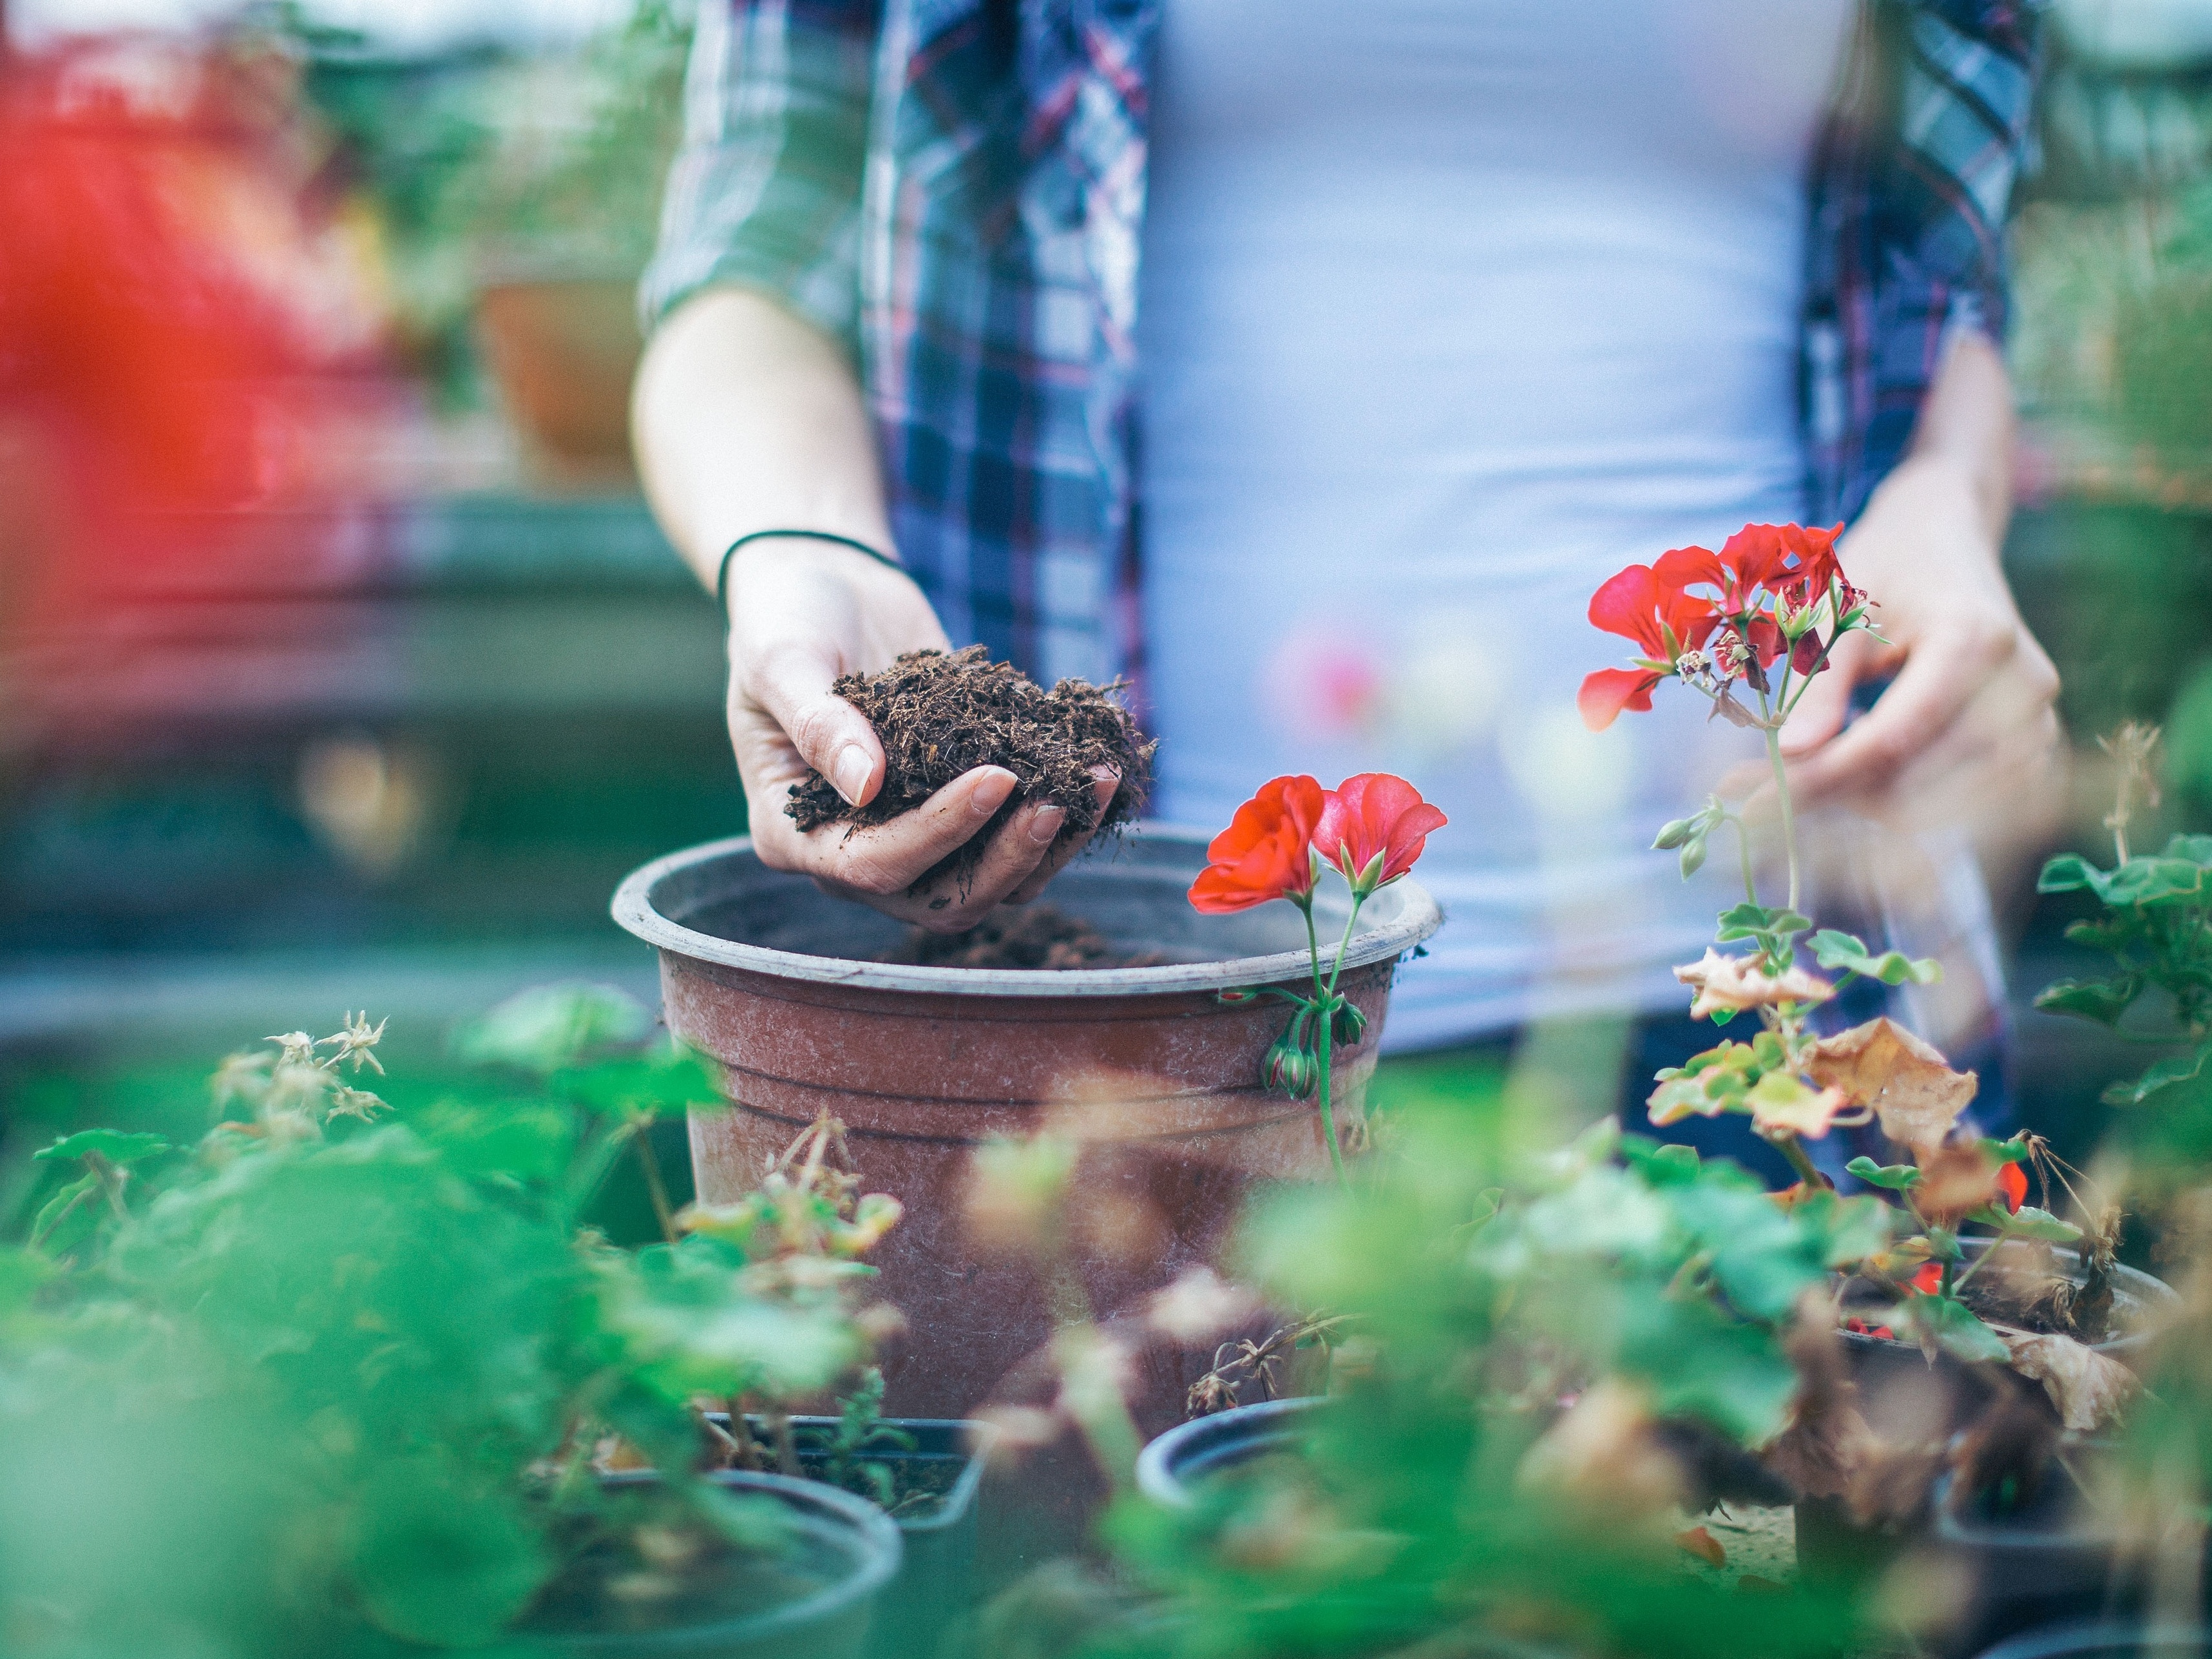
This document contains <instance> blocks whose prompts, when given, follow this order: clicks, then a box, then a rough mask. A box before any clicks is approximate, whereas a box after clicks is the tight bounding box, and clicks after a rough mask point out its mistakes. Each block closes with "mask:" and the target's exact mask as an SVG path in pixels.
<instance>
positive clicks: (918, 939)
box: [876, 904, 1167, 969]
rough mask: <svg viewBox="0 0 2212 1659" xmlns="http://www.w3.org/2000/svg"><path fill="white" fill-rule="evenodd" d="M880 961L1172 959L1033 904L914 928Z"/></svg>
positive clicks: (1131, 963)
mask: <svg viewBox="0 0 2212 1659" xmlns="http://www.w3.org/2000/svg"><path fill="white" fill-rule="evenodd" d="M876 960H877V961H878V962H895V963H903V964H905V965H907V966H908V967H915V968H1049V969H1084V968H1156V967H1158V966H1159V965H1160V964H1161V963H1164V962H1165V961H1166V960H1167V957H1164V956H1163V955H1161V954H1160V953H1159V952H1158V951H1137V952H1134V953H1132V952H1128V951H1120V950H1117V949H1115V945H1114V941H1113V940H1111V939H1108V938H1107V937H1106V935H1105V934H1103V933H1100V932H1099V931H1098V930H1097V928H1096V927H1092V926H1091V924H1090V923H1089V922H1087V921H1084V920H1083V919H1082V918H1081V917H1080V916H1071V915H1068V914H1067V913H1066V912H1065V911H1062V910H1055V909H1054V908H1052V907H1051V906H1050V905H1048V904H1031V905H1024V906H1022V907H1020V908H1006V909H1000V910H998V911H994V913H993V914H992V915H989V916H987V917H986V918H985V919H984V920H983V921H981V922H979V923H978V924H976V925H975V927H970V928H969V930H968V931H967V932H966V933H930V932H929V931H928V930H927V929H926V928H921V927H909V928H908V929H907V931H906V937H905V938H903V939H901V940H900V941H899V942H898V943H897V944H896V945H893V946H892V947H891V948H890V950H888V951H884V953H883V954H882V955H880V956H878V957H877V958H876Z"/></svg>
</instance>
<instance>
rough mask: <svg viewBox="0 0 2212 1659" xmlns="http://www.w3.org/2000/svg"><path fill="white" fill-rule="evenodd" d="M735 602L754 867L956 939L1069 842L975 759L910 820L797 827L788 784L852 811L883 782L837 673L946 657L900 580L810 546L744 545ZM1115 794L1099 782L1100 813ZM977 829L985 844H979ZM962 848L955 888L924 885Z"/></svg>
mask: <svg viewBox="0 0 2212 1659" xmlns="http://www.w3.org/2000/svg"><path fill="white" fill-rule="evenodd" d="M729 602H730V606H729V608H730V693H729V724H730V744H731V747H732V749H733V750H735V752H736V755H737V761H738V775H739V777H740V778H741V779H742V780H743V781H744V789H745V804H746V807H747V810H748V817H749V818H750V823H751V825H752V834H753V840H754V844H755V846H756V847H757V848H758V850H759V853H760V856H761V860H762V862H763V863H764V864H766V865H768V866H770V867H771V868H773V869H777V870H790V871H793V872H798V873H800V874H803V875H807V876H811V877H812V878H814V880H815V881H816V883H817V884H819V885H820V886H821V887H822V888H823V890H825V891H828V892H830V893H834V894H836V895H837V896H839V897H841V898H848V899H854V900H856V901H858V902H861V903H863V904H867V905H871V906H872V907H874V908H876V909H878V910H881V911H884V912H885V913H886V914H888V915H894V916H897V917H899V918H901V919H902V920H903V921H913V922H918V923H920V924H921V925H922V926H924V927H928V928H929V929H931V930H932V931H933V932H955V931H958V930H960V929H962V928H965V927H972V926H974V925H975V922H976V921H978V920H980V919H981V917H982V916H983V915H985V914H986V913H987V911H988V910H989V909H990V908H991V907H992V906H993V905H994V904H996V903H998V902H1000V901H1001V900H1003V899H1006V898H1008V897H1010V896H1019V897H1023V898H1026V897H1029V896H1031V895H1032V894H1033V893H1034V891H1035V890H1036V889H1037V888H1041V887H1042V885H1043V884H1044V881H1045V880H1046V879H1048V878H1049V877H1050V874H1051V872H1052V870H1053V869H1055V868H1057V867H1058V865H1059V863H1060V861H1061V860H1063V859H1064V858H1065V857H1066V856H1067V855H1069V854H1073V851H1074V850H1075V849H1076V846H1077V845H1079V843H1071V844H1069V845H1066V846H1065V847H1063V846H1060V845H1058V844H1057V843H1059V842H1060V833H1061V829H1062V827H1063V825H1064V823H1065V821H1066V811H1065V809H1064V808H1063V807H1060V806H1057V805H1053V804H1051V803H1049V802H1039V801H1024V800H1018V799H1016V795H1017V791H1018V789H1019V787H1020V785H1021V780H1020V778H1019V777H1018V776H1017V775H1016V774H1015V773H1014V772H1012V771H1010V770H1008V769H1006V768H1005V767H1003V766H993V765H983V764H976V765H973V766H970V767H969V768H968V769H965V770H964V771H962V772H960V773H958V774H957V775H951V776H949V777H947V778H945V780H943V781H942V782H941V784H940V786H939V787H937V788H936V789H935V790H934V791H933V792H931V793H928V794H927V796H926V798H924V799H921V800H920V801H919V802H918V803H915V804H914V807H915V810H912V811H899V812H898V813H896V815H892V814H883V815H879V816H877V817H871V818H869V819H868V820H867V821H866V822H865V823H860V824H859V825H858V826H855V825H852V824H839V825H835V826H831V827H828V828H823V829H816V830H815V831H814V832H813V833H811V834H807V833H805V832H803V831H802V830H801V829H799V826H798V825H797V824H795V823H793V821H792V819H791V818H789V817H787V816H786V814H785V811H784V809H785V807H786V805H787V804H788V802H789V800H790V799H791V791H792V789H793V787H795V786H797V785H799V784H801V783H803V782H805V781H806V780H808V779H809V778H816V777H819V778H826V779H829V780H831V781H833V782H834V785H835V787H834V788H832V789H830V790H829V793H831V794H832V795H834V796H835V797H836V798H837V799H842V800H843V801H845V802H846V803H848V804H858V805H869V804H871V803H873V802H874V801H875V800H876V799H877V798H878V794H879V793H880V792H881V790H882V789H883V787H884V749H883V744H881V743H880V742H879V741H878V738H877V736H876V732H875V731H874V729H873V728H872V726H870V725H869V723H868V720H867V718H866V715H864V714H861V713H860V710H858V709H856V708H854V707H853V705H852V704H851V703H849V702H846V701H844V700H843V699H842V697H840V696H837V695H836V691H835V690H833V688H834V686H835V685H836V683H837V681H838V679H839V678H840V677H841V676H846V675H851V674H865V673H868V672H871V671H874V670H878V669H881V668H884V667H887V666H888V665H890V663H891V661H892V659H895V658H896V657H897V656H898V655H900V654H901V653H904V652H910V651H916V650H936V651H943V650H945V649H946V648H948V642H947V641H946V640H945V630H944V629H943V628H941V627H940V626H939V624H938V621H937V617H936V616H935V614H934V613H933V611H931V610H930V608H929V601H928V600H927V599H924V598H923V597H922V594H921V589H920V588H918V587H916V586H915V584H914V581H913V579H912V578H910V577H908V575H907V574H905V573H904V572H902V571H899V570H894V569H892V568H890V567H889V566H886V565H883V564H879V563H878V562H876V561H874V560H872V559H870V558H868V557H867V556H866V555H864V554H861V553H858V552H855V551H854V550H851V549H849V548H843V547H838V546H836V545H834V544H829V543H824V542H819V541H810V540H805V539H798V538H794V539H791V540H782V539H766V540H762V541H757V542H754V543H752V544H750V545H748V546H746V547H745V548H744V549H743V550H740V551H739V553H738V556H736V558H734V559H733V560H732V561H731V564H730V580H729ZM1097 787H1098V790H1099V794H1098V801H1099V805H1098V809H1097V810H1098V811H1101V812H1102V813H1103V811H1104V803H1105V802H1106V801H1107V800H1109V799H1111V798H1112V795H1113V793H1114V788H1115V785H1114V784H1109V783H1107V782H1105V781H1103V780H1102V781H1100V783H1099V784H1098V786H1097ZM1010 801H1013V802H1014V805H1012V807H1011V808H1010V807H1009V805H1008V803H1009V802H1010ZM985 830H990V831H992V832H993V833H992V836H991V838H990V840H989V841H988V842H984V841H982V840H981V839H979V837H980V836H981V834H982V832H984V831H985ZM971 843H973V844H974V845H975V848H976V849H977V850H976V852H975V854H973V855H971V856H972V860H973V862H972V864H971V866H970V867H969V870H968V871H967V872H966V875H965V878H964V881H961V882H951V883H942V884H939V883H938V882H936V881H935V880H934V878H932V879H931V880H930V881H928V882H925V880H924V878H931V877H932V872H935V871H936V870H937V869H938V866H940V865H941V864H943V863H944V861H945V860H946V859H948V858H949V857H951V855H952V854H954V853H956V852H957V851H958V850H959V849H960V848H962V847H963V846H967V845H969V844H971ZM1031 878H1035V880H1034V882H1032V880H1031ZM917 884H922V885H921V886H920V887H919V888H918V887H917ZM1018 889H1020V890H1021V891H1020V892H1019V893H1018V894H1017V890H1018Z"/></svg>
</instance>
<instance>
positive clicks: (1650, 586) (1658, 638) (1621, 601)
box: [1575, 554, 1720, 732]
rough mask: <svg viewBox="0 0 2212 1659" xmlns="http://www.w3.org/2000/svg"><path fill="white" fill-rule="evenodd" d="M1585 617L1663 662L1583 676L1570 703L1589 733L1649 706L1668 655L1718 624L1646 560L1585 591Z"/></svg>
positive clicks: (1699, 640) (1702, 604)
mask: <svg viewBox="0 0 2212 1659" xmlns="http://www.w3.org/2000/svg"><path fill="white" fill-rule="evenodd" d="M1673 556H1674V555H1673V554H1668V555H1667V557H1668V558H1672V557H1673ZM1662 562H1664V561H1663V560H1662ZM1589 619H1590V622H1591V623H1592V624H1593V625H1595V626H1596V627H1598V628H1601V629H1604V630H1605V631H1606V632H1607V633H1608V634H1618V635H1620V636H1621V637H1622V638H1623V639H1629V640H1633V641H1636V642H1637V644H1638V645H1640V646H1642V647H1644V662H1645V663H1664V664H1666V665H1667V666H1666V667H1665V668H1663V669H1661V668H1656V667H1638V668H1601V669H1599V670H1598V671H1597V672H1596V673H1595V674H1592V675H1589V677H1588V678H1585V679H1584V680H1583V689H1582V691H1581V693H1580V694H1579V695H1578V696H1577V697H1576V699H1575V702H1576V706H1577V708H1580V709H1581V710H1582V714H1583V724H1584V725H1585V726H1589V729H1590V730H1591V731H1593V732H1602V731H1604V730H1605V728H1606V727H1607V726H1610V725H1612V724H1613V721H1614V720H1615V719H1617V718H1618V717H1619V715H1620V711H1621V710H1622V709H1624V708H1633V709H1637V710H1638V711H1641V710H1644V709H1647V708H1650V707H1651V692H1652V690H1653V688H1654V687H1656V685H1657V684H1659V682H1660V681H1662V680H1663V679H1665V678H1668V676H1669V675H1670V674H1672V673H1673V672H1674V659H1675V658H1677V657H1679V656H1680V655H1681V653H1683V652H1685V651H1686V650H1688V649H1690V648H1691V647H1693V646H1700V645H1703V644H1704V643H1705V639H1706V637H1707V635H1710V634H1711V632H1712V631H1713V629H1715V628H1717V627H1718V626H1719V625H1720V616H1719V613H1718V612H1717V611H1715V610H1714V609H1713V607H1712V605H1711V603H1709V602H1708V601H1706V600H1704V599H1692V597H1691V596H1690V595H1688V594H1686V593H1685V592H1682V589H1681V586H1680V584H1679V583H1674V582H1668V581H1662V580H1660V578H1659V577H1658V576H1657V575H1656V574H1655V572H1654V571H1653V569H1652V567H1650V565H1646V564H1632V565H1631V566H1629V567H1628V568H1627V569H1626V570H1624V571H1622V572H1621V573H1620V574H1619V575H1617V576H1615V577H1613V579H1612V580H1609V581H1607V583H1606V584H1605V586H1602V587H1601V588H1599V589H1598V591H1597V592H1595V593H1593V594H1592V595H1590V602H1589Z"/></svg>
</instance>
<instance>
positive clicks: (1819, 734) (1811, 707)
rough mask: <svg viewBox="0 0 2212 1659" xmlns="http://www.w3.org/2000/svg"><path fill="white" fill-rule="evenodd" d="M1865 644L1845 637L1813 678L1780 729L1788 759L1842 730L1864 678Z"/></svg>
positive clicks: (1857, 638)
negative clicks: (1787, 721) (1855, 689)
mask: <svg viewBox="0 0 2212 1659" xmlns="http://www.w3.org/2000/svg"><path fill="white" fill-rule="evenodd" d="M1868 644H1869V641H1867V639H1866V637H1865V636H1864V635H1860V634H1846V635H1844V637H1843V638H1842V639H1840V640H1838V641H1836V645H1835V648H1834V649H1833V650H1832V651H1831V652H1829V653H1828V665H1827V666H1826V668H1825V669H1823V670H1822V671H1820V673H1819V674H1817V675H1815V676H1814V679H1813V683H1812V684H1811V685H1809V686H1808V687H1807V688H1806V690H1805V695H1804V696H1802V698H1801V699H1799V701H1798V703H1797V707H1796V708H1795V709H1794V710H1792V711H1791V713H1790V724H1789V725H1787V726H1784V728H1783V730H1782V752H1783V753H1784V755H1786V756H1788V757H1790V759H1792V760H1795V759H1796V757H1798V756H1800V755H1802V754H1803V753H1805V752H1806V751H1807V750H1811V749H1817V748H1818V747H1820V744H1824V743H1826V741H1827V740H1828V739H1829V738H1832V737H1834V736H1835V735H1836V733H1837V732H1840V731H1842V730H1843V729H1844V720H1847V719H1848V718H1850V712H1851V692H1852V690H1854V688H1856V687H1857V684H1858V683H1859V681H1860V680H1861V679H1862V678H1864V675H1865V671H1866V660H1867V648H1868Z"/></svg>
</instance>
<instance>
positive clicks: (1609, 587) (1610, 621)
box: [1589, 564, 1667, 658]
mask: <svg viewBox="0 0 2212 1659" xmlns="http://www.w3.org/2000/svg"><path fill="white" fill-rule="evenodd" d="M1661 594H1662V589H1661V587H1660V586H1659V584H1658V582H1657V581H1656V580H1654V579H1653V577H1652V574H1651V567H1650V566H1649V565H1644V564H1632V565H1631V566H1629V567H1628V568H1627V569H1626V570H1624V571H1622V572H1620V574H1618V575H1615V576H1613V577H1610V578H1608V579H1607V581H1606V582H1605V584H1604V586H1601V587H1600V588H1599V589H1598V590H1597V592H1595V593H1593V594H1591V595H1590V602H1589V619H1590V622H1591V623H1592V625H1594V626H1595V627H1598V628H1601V629H1604V630H1605V631H1606V632H1607V633H1608V634H1618V635H1620V636H1621V637H1622V638H1623V639H1626V640H1633V641H1636V642H1637V644H1638V645H1640V646H1642V647H1644V654H1645V655H1646V656H1649V657H1653V658H1658V657H1663V656H1665V655H1666V654H1667V646H1666V641H1664V640H1663V639H1662V637H1661V636H1660V633H1659V623H1658V612H1659V602H1660V598H1661Z"/></svg>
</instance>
